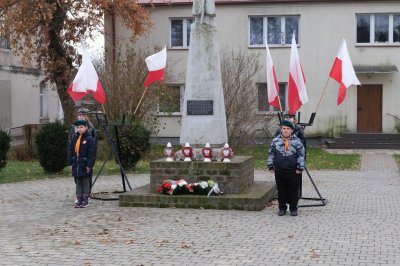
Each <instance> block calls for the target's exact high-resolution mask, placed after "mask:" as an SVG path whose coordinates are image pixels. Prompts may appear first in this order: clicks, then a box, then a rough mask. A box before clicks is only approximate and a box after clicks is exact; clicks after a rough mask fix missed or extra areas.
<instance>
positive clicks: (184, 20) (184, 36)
mask: <svg viewBox="0 0 400 266" xmlns="http://www.w3.org/2000/svg"><path fill="white" fill-rule="evenodd" d="M173 20H182V31H183V32H182V42H183V46H172V21H173ZM190 20H193V22H192V23H194V18H193V17H183V18H182V17H181V18H177V17H170V18H169V21H168V48H169V49H189V45H190V43H189V45H187V33H188V32H187V29H188V25H187V24H188V22H189V21H190ZM189 27H190V26H189Z"/></svg>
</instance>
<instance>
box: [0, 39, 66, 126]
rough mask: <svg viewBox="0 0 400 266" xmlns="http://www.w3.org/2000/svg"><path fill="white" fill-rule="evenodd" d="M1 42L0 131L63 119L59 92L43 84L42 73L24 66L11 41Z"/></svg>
mask: <svg viewBox="0 0 400 266" xmlns="http://www.w3.org/2000/svg"><path fill="white" fill-rule="evenodd" d="M0 43H1V47H0V129H2V130H6V129H10V128H18V127H21V126H23V125H26V124H41V123H46V122H49V121H55V120H61V119H63V112H62V108H61V104H60V100H59V98H58V95H57V92H56V91H55V90H52V89H51V87H50V86H47V85H46V86H41V85H40V81H41V80H42V79H43V73H42V72H41V71H40V70H38V69H34V68H27V67H24V66H22V65H21V64H20V61H19V58H18V57H17V56H15V54H14V52H13V50H12V49H10V47H8V42H7V41H6V40H4V39H3V41H1V42H0Z"/></svg>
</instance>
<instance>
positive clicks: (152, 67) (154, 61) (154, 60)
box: [144, 47, 167, 88]
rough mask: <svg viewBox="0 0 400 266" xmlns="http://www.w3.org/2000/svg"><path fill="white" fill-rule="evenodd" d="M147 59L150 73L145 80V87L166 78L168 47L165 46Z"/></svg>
mask: <svg viewBox="0 0 400 266" xmlns="http://www.w3.org/2000/svg"><path fill="white" fill-rule="evenodd" d="M145 61H146V65H147V68H148V69H149V75H148V76H147V78H146V80H145V81H144V87H146V88H147V87H148V86H150V84H152V83H153V82H155V81H162V80H164V76H165V66H166V65H167V47H164V49H162V50H161V51H160V52H158V53H156V54H153V55H150V56H149V57H147V58H146V60H145Z"/></svg>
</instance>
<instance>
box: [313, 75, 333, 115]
mask: <svg viewBox="0 0 400 266" xmlns="http://www.w3.org/2000/svg"><path fill="white" fill-rule="evenodd" d="M329 78H330V77H329V76H328V78H327V79H326V82H325V87H324V90H323V91H322V94H321V97H320V98H319V102H318V105H317V109H316V110H315V113H317V111H318V108H319V105H320V104H321V101H322V97H323V96H324V94H325V90H326V88H327V87H328V82H329Z"/></svg>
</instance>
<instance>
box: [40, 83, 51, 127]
mask: <svg viewBox="0 0 400 266" xmlns="http://www.w3.org/2000/svg"><path fill="white" fill-rule="evenodd" d="M48 96H49V94H48V90H47V88H46V87H42V86H41V87H40V89H39V118H40V119H46V118H49V97H48Z"/></svg>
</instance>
